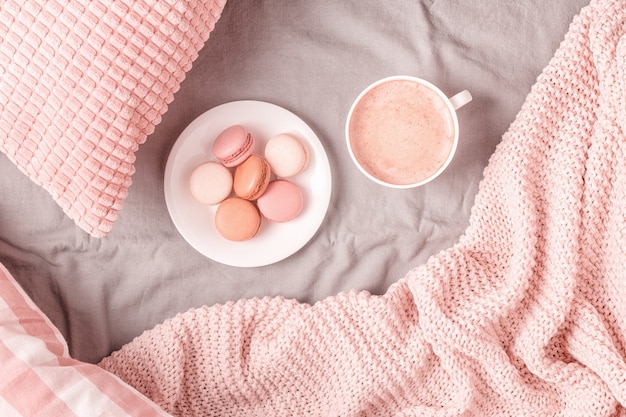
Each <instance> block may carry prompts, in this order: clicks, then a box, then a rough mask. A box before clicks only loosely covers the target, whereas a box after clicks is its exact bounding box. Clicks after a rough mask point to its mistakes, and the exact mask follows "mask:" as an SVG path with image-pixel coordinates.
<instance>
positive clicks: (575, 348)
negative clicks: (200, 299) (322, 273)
mask: <svg viewBox="0 0 626 417" xmlns="http://www.w3.org/2000/svg"><path fill="white" fill-rule="evenodd" d="M625 129H626V2H625V1H624V0H592V2H591V3H590V5H589V6H587V7H585V8H584V9H583V10H582V11H581V12H580V13H579V15H578V16H577V17H576V18H575V19H574V21H573V22H572V24H571V26H570V28H569V30H568V33H567V35H566V37H565V39H564V40H563V42H562V43H561V45H560V46H559V48H558V50H557V52H556V54H555V56H554V57H553V58H552V60H551V61H550V63H549V64H548V66H547V67H546V68H545V70H544V71H543V72H542V73H541V75H540V76H539V78H538V79H537V81H536V83H535V85H534V86H533V88H532V90H531V92H530V93H529V95H528V97H527V100H526V101H525V102H524V105H523V107H522V108H521V110H520V112H519V113H518V116H517V117H516V119H515V121H514V122H513V124H512V125H511V126H510V128H509V130H508V131H507V132H506V133H505V136H504V137H503V139H502V141H501V143H500V144H499V145H498V148H497V149H496V151H495V153H494V154H493V155H492V158H491V159H490V161H489V164H488V167H487V168H486V169H485V173H484V178H483V181H482V182H481V185H480V189H479V192H478V195H477V197H476V201H475V206H474V207H473V210H472V213H471V217H470V225H469V227H468V229H467V230H466V232H465V233H464V234H463V236H462V237H461V238H460V240H459V241H458V243H457V244H455V245H454V246H453V247H451V248H449V249H448V250H445V251H443V252H441V253H439V254H437V255H435V256H433V257H431V258H430V259H429V260H428V261H427V262H426V263H425V264H423V265H420V266H418V267H416V268H415V269H413V270H411V271H409V272H408V274H407V275H406V276H405V277H403V278H402V279H401V280H400V281H398V282H397V283H395V284H394V285H393V286H392V287H391V288H390V289H389V290H388V291H387V292H386V293H385V294H383V295H380V296H374V295H370V294H368V293H367V292H362V291H353V292H347V293H342V294H340V295H337V296H335V297H332V298H328V299H325V300H322V301H320V302H318V303H316V304H314V305H307V304H301V303H298V302H296V301H293V300H288V299H282V298H263V299H248V300H240V301H237V302H232V303H228V304H223V305H216V306H207V307H203V308H196V309H192V310H189V311H187V312H185V313H181V314H179V315H177V316H175V317H173V318H171V319H169V320H167V321H165V322H164V323H162V324H160V325H157V326H156V327H155V328H153V329H151V330H148V331H146V332H145V333H143V334H142V335H140V336H138V337H137V338H136V339H135V340H133V341H131V342H130V343H129V344H127V345H125V346H123V347H122V348H121V349H120V350H119V351H117V352H114V353H113V354H112V355H111V356H109V357H107V358H105V359H104V360H103V361H102V362H101V363H100V365H101V366H102V367H104V368H105V369H107V370H109V371H111V372H114V373H115V374H117V375H118V376H120V377H121V378H122V379H123V380H125V381H127V382H128V383H129V384H131V385H132V386H134V387H135V388H137V389H138V390H139V391H141V392H143V393H144V394H146V395H147V396H148V397H150V398H151V399H153V400H154V401H156V402H157V404H159V405H160V406H161V407H163V408H164V409H165V410H166V411H168V412H170V413H171V414H173V415H180V416H183V415H184V416H189V415H203V416H227V415H228V416H252V415H256V416H270V415H315V416H318V415H319V416H357V415H358V416H391V415H396V416H400V415H402V416H460V415H463V416H626V409H625V408H624V406H626V364H625V358H626V308H625V306H626V272H625V268H624V265H626V223H625V222H626V136H625V133H624V132H625Z"/></svg>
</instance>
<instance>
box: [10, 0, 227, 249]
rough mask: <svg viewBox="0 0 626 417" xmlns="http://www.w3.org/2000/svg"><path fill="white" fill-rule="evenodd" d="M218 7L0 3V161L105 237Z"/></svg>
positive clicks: (155, 2) (42, 0) (104, 0)
mask: <svg viewBox="0 0 626 417" xmlns="http://www.w3.org/2000/svg"><path fill="white" fill-rule="evenodd" d="M225 2H226V0H206V1H200V0H2V1H0V151H2V152H3V153H5V154H6V155H7V156H8V158H9V159H10V160H11V161H12V162H13V163H14V164H15V165H17V167H18V168H19V169H20V170H22V171H23V172H24V173H25V174H26V175H28V176H29V177H30V178H31V179H32V180H33V181H34V182H35V183H37V184H39V185H41V186H42V187H43V188H44V189H46V190H47V191H48V192H49V193H50V194H51V195H52V197H53V198H54V199H55V201H57V203H58V204H59V205H60V206H61V207H62V208H63V210H64V211H65V212H66V213H67V214H68V215H69V216H70V217H71V218H72V219H73V220H74V221H75V222H76V223H77V224H78V225H79V226H80V227H81V228H83V229H84V230H86V231H87V232H88V233H90V234H91V235H93V236H95V237H102V236H104V235H106V234H107V233H108V232H109V231H110V230H111V228H112V226H113V223H114V222H115V220H116V219H117V218H118V213H119V210H120V209H121V207H122V203H123V201H124V199H125V198H126V196H127V194H128V187H129V186H130V184H131V176H132V175H133V173H134V166H133V164H134V161H135V152H136V151H137V149H138V146H139V145H140V144H141V143H143V142H144V141H145V140H146V138H147V136H148V135H149V134H151V133H152V132H153V131H154V127H155V126H156V125H157V124H158V123H159V122H160V121H161V116H162V115H163V113H165V111H166V110H167V105H168V104H169V103H170V102H171V101H172V100H173V96H174V93H175V92H176V91H177V90H178V89H179V86H180V83H181V82H182V81H183V79H184V77H185V73H186V72H187V71H188V70H189V69H190V68H191V64H192V62H193V61H194V60H195V59H196V57H197V56H198V51H199V50H200V48H201V47H202V46H203V44H204V42H205V41H206V40H207V39H208V37H209V33H210V32H211V30H213V28H214V25H215V23H216V21H217V20H218V19H219V16H220V14H221V12H222V9H223V7H224V4H225Z"/></svg>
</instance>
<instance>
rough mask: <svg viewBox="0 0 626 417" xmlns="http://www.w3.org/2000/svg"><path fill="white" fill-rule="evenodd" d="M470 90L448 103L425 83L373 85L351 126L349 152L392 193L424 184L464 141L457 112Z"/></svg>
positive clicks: (355, 107) (407, 79) (403, 80)
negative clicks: (460, 140) (394, 190)
mask: <svg viewBox="0 0 626 417" xmlns="http://www.w3.org/2000/svg"><path fill="white" fill-rule="evenodd" d="M471 100H472V96H471V94H470V93H469V91H467V90H463V91H461V92H460V93H458V94H456V95H454V96H453V97H450V98H448V97H447V96H446V95H445V94H444V93H443V92H442V91H441V90H440V89H439V88H437V87H436V86H435V85H433V84H432V83H430V82H428V81H426V80H423V79H421V78H416V77H411V76H404V75H401V76H392V77H387V78H383V79H381V80H378V81H376V82H374V83H373V84H371V85H369V86H368V87H367V88H366V89H365V90H363V91H362V92H361V94H359V96H358V97H357V98H356V100H355V101H354V103H353V104H352V107H351V108H350V111H349V112H348V118H347V121H346V141H347V145H348V151H349V152H350V156H351V158H352V160H353V161H354V163H355V165H356V166H357V167H358V168H359V169H360V170H361V172H362V173H363V174H365V176H367V177H368V178H370V179H371V180H372V181H374V182H377V183H379V184H382V185H385V186H388V187H393V188H411V187H417V186H420V185H424V184H426V183H428V182H430V181H432V180H433V179H435V178H436V177H438V176H439V175H440V174H441V173H442V172H443V171H444V170H445V169H446V168H447V167H448V165H449V164H450V161H451V160H452V158H453V157H454V154H455V152H456V148H457V144H458V141H459V122H458V118H457V114H456V111H457V109H459V108H461V107H462V106H464V105H466V104H467V103H469V102H470V101H471Z"/></svg>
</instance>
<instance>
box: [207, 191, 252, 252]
mask: <svg viewBox="0 0 626 417" xmlns="http://www.w3.org/2000/svg"><path fill="white" fill-rule="evenodd" d="M214 222H215V228H216V229H217V231H218V232H219V233H220V235H222V236H223V237H224V238H225V239H228V240H232V241H235V242H243V241H245V240H249V239H252V238H253V237H254V236H255V235H256V234H257V232H258V231H259V227H261V214H260V213H259V210H258V209H257V208H256V206H255V205H254V204H253V203H251V202H250V201H248V200H244V199H243V198H239V197H231V198H227V199H226V200H224V201H222V203H221V204H220V205H219V206H218V207H217V211H216V212H215V218H214Z"/></svg>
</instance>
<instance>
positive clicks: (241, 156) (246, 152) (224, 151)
mask: <svg viewBox="0 0 626 417" xmlns="http://www.w3.org/2000/svg"><path fill="white" fill-rule="evenodd" d="M254 145H255V140H254V136H252V134H251V133H250V132H248V130H247V129H246V128H245V127H243V126H241V125H234V126H230V127H229V128H227V129H225V130H224V131H222V132H221V133H220V134H219V135H218V136H217V137H216V138H215V141H214V142H213V154H214V155H215V157H216V158H217V159H218V160H219V161H220V162H221V163H222V164H223V165H224V166H226V167H229V168H230V167H234V166H237V165H239V164H241V163H242V162H243V161H245V160H246V159H247V158H248V157H249V156H250V155H251V154H252V152H253V151H254Z"/></svg>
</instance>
